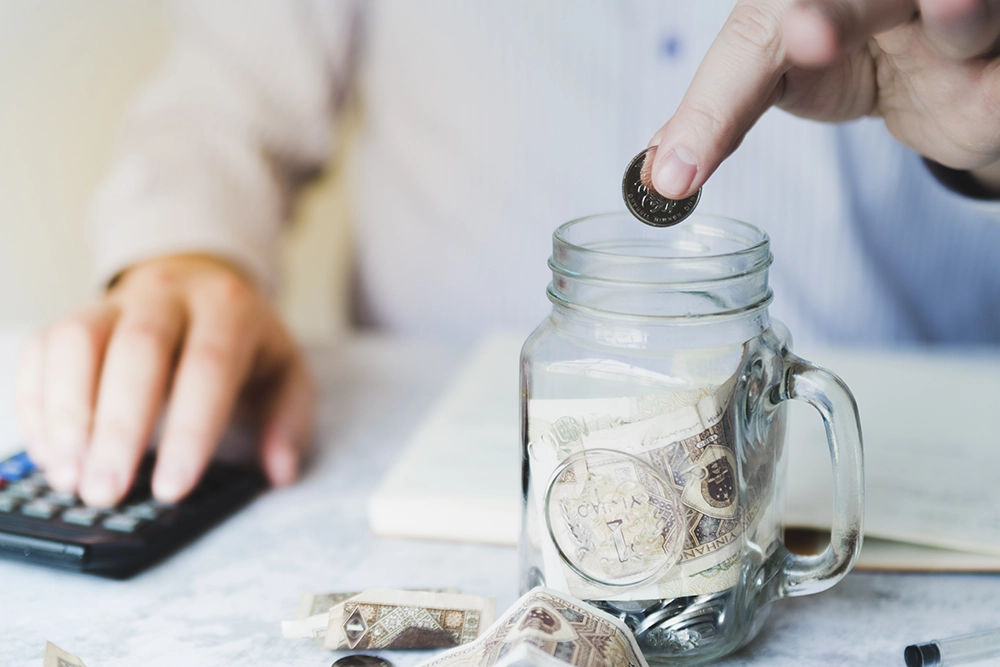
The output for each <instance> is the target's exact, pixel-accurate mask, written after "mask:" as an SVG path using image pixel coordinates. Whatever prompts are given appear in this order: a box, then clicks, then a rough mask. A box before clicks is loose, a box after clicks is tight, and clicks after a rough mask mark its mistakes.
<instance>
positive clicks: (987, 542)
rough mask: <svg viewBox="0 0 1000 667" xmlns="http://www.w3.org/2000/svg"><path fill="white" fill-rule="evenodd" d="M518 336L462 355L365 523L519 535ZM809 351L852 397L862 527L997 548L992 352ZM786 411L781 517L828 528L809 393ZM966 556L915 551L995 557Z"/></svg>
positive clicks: (998, 392)
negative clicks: (464, 361) (863, 496)
mask: <svg viewBox="0 0 1000 667" xmlns="http://www.w3.org/2000/svg"><path fill="white" fill-rule="evenodd" d="M522 342H523V339H522V338H521V337H516V336H504V335H498V336H494V337H492V338H490V339H489V340H487V341H486V342H485V343H484V344H483V345H482V346H480V347H479V348H478V350H477V351H476V352H474V353H473V354H472V355H470V361H469V362H468V365H467V366H466V367H465V368H464V369H463V370H462V371H461V372H460V373H459V376H458V377H457V378H456V380H455V382H454V384H453V385H452V387H451V388H450V390H449V391H448V392H447V395H446V396H445V397H444V398H443V399H442V401H441V403H440V404H439V405H438V408H437V409H435V410H434V411H433V413H432V414H431V415H429V416H428V419H427V421H426V422H425V423H424V424H423V426H422V427H421V428H420V429H419V431H418V432H417V433H416V434H415V436H414V438H413V440H412V441H411V442H410V444H409V446H408V447H407V448H406V450H405V452H404V454H403V455H402V456H401V458H400V459H399V461H397V463H396V465H395V467H394V468H393V470H392V471H391V472H390V474H389V475H388V476H387V477H386V478H385V480H383V483H382V484H381V485H380V487H379V489H378V491H377V492H376V493H375V494H374V496H373V497H372V499H371V503H370V512H369V516H370V520H371V526H372V529H373V531H374V532H376V533H377V534H383V535H400V536H411V537H427V538H437V539H452V540H460V541H475V542H488V543H499V544H516V542H517V536H518V524H519V520H520V488H519V483H520V451H519V447H520V444H519V441H520V434H519V424H518V406H517V390H516V387H517V372H518V356H519V352H520V347H521V343H522ZM811 356H813V357H814V358H815V361H817V363H820V364H822V365H824V366H826V367H828V368H830V369H831V370H833V371H835V372H837V373H838V374H839V375H840V376H841V377H842V378H843V379H844V380H845V382H846V383H847V384H848V385H849V386H850V387H851V389H852V391H853V392H854V393H855V396H856V398H857V400H858V404H859V406H860V412H861V420H862V429H863V432H864V440H865V449H866V473H867V500H868V502H867V513H866V520H865V526H866V535H867V536H868V537H869V538H872V537H879V538H885V539H888V540H896V541H900V542H912V543H916V544H922V545H926V546H931V547H933V546H938V547H945V548H950V549H962V550H966V551H970V552H977V553H981V554H995V555H998V556H1000V483H997V481H996V479H997V478H998V476H1000V435H998V433H1000V431H998V429H995V428H993V427H992V424H991V420H992V418H993V414H995V413H994V411H995V410H996V407H997V405H998V403H1000V353H992V354H990V353H968V352H966V353H962V354H959V353H957V352H951V353H932V354H930V353H925V352H896V351H891V352H872V351H857V350H820V351H816V352H815V353H814V354H813V355H811ZM789 412H790V415H789V416H790V420H789V421H790V424H789V431H788V436H787V437H788V449H789V459H790V460H789V467H788V476H787V493H786V499H787V510H786V524H788V525H792V526H804V527H812V528H819V529H823V530H828V529H829V526H830V523H829V521H830V517H831V516H832V512H833V510H832V502H831V498H832V491H831V478H832V475H831V472H830V458H829V454H828V452H827V446H826V435H825V433H824V430H823V425H822V421H821V420H820V418H819V415H818V414H817V413H816V412H815V411H814V410H813V409H812V408H811V407H809V406H807V405H805V404H800V403H792V404H790V405H789ZM470 443H473V444H472V445H470ZM873 544H874V543H873ZM901 548H902V547H896V546H893V547H892V548H888V547H886V548H882V549H881V550H880V553H881V554H883V556H879V557H878V558H876V559H875V561H873V562H878V563H887V562H889V561H891V560H892V559H888V557H887V556H884V554H894V555H893V558H898V557H900V549H901ZM929 553H930V552H929ZM873 558H874V557H873ZM887 559H888V560H887ZM966 560H967V561H968V562H967V563H966V564H965V565H964V566H963V565H961V563H959V564H958V565H954V566H952V565H944V564H945V563H954V562H955V561H954V559H953V558H951V557H950V555H949V553H945V554H937V553H935V554H934V555H933V556H927V557H926V558H924V561H927V562H931V563H938V564H941V565H942V566H943V567H945V568H946V569H958V570H961V569H965V568H966V567H968V568H969V569H979V567H978V565H982V566H983V569H993V568H992V567H988V568H987V567H986V565H988V564H989V563H987V561H985V560H984V561H975V562H976V563H977V564H978V565H974V564H973V562H972V560H969V559H966ZM899 562H900V566H901V567H903V569H906V567H905V562H903V561H899ZM922 562H923V561H922ZM989 562H990V563H992V561H989ZM880 567H881V566H880ZM886 567H888V566H886ZM928 568H931V566H930V565H928ZM916 569H920V567H917V568H916ZM931 569H932V568H931Z"/></svg>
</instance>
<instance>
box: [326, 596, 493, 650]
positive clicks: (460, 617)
mask: <svg viewBox="0 0 1000 667" xmlns="http://www.w3.org/2000/svg"><path fill="white" fill-rule="evenodd" d="M329 617H330V622H329V625H328V626H327V630H326V639H325V642H324V647H325V648H328V649H332V650H377V649H432V648H448V647H452V646H459V645H461V644H466V643H468V642H470V641H472V640H474V639H475V638H476V637H478V636H479V635H480V633H481V632H482V631H483V630H484V629H486V628H487V627H489V626H490V625H491V624H492V623H493V620H494V619H495V618H496V600H495V599H493V598H486V597H481V596H478V595H462V594H457V593H430V592H427V591H401V590H393V589H388V588H371V589H368V590H366V591H364V592H362V593H361V594H360V595H356V596H354V597H352V598H349V599H347V600H345V601H343V602H341V603H339V604H337V605H336V606H334V607H333V608H332V609H331V610H330V611H329Z"/></svg>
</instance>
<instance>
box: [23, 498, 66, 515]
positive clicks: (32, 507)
mask: <svg viewBox="0 0 1000 667" xmlns="http://www.w3.org/2000/svg"><path fill="white" fill-rule="evenodd" d="M56 507H57V506H56V505H53V504H52V503H50V502H49V501H47V500H41V499H39V500H32V501H31V502H30V503H25V504H24V505H22V506H21V514H24V515H25V516H33V517H36V518H39V519H51V518H52V515H53V514H55V513H56Z"/></svg>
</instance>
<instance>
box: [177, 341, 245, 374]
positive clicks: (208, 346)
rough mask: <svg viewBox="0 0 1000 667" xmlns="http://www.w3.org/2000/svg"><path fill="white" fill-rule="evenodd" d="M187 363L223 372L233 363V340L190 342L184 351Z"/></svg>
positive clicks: (234, 345)
mask: <svg viewBox="0 0 1000 667" xmlns="http://www.w3.org/2000/svg"><path fill="white" fill-rule="evenodd" d="M184 354H185V357H186V360H187V362H188V363H190V364H192V365H194V366H197V367H199V368H200V369H202V370H207V371H209V372H212V373H224V372H226V371H227V370H228V369H229V368H230V367H231V366H232V364H233V359H234V357H235V354H236V344H235V341H233V342H232V343H230V342H228V341H225V340H222V339H216V340H202V341H197V342H192V343H191V344H190V345H188V348H187V349H186V350H185V352H184Z"/></svg>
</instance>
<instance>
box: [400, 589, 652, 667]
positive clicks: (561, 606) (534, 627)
mask: <svg viewBox="0 0 1000 667" xmlns="http://www.w3.org/2000/svg"><path fill="white" fill-rule="evenodd" d="M528 665H530V666H532V667H566V665H574V666H575V667H648V665H647V663H646V660H645V658H643V656H642V652H641V651H640V650H639V646H638V645H637V644H636V642H635V637H634V636H633V635H632V633H631V632H629V630H628V628H627V627H626V626H625V624H624V623H622V622H621V621H620V620H618V619H617V618H615V617H613V616H611V615H609V614H606V613H604V612H602V611H600V610H598V609H595V608H594V607H592V606H590V605H588V604H586V603H585V602H581V601H580V600H576V599H574V598H572V597H571V596H569V595H567V594H565V593H560V592H557V591H553V590H550V589H547V588H534V589H532V590H530V591H528V593H527V594H526V595H524V597H522V598H521V599H520V600H518V601H517V602H515V603H514V606H512V607H511V608H510V609H508V610H507V611H506V612H505V613H504V615H503V616H501V617H500V620H498V621H497V622H496V623H495V624H493V626H492V627H490V628H488V629H487V630H486V631H485V632H484V633H483V635H482V636H481V637H480V638H479V639H477V640H476V641H474V642H472V643H471V644H468V645H466V646H459V647H457V648H454V649H452V650H450V651H445V652H444V653H442V654H440V655H437V656H435V657H433V658H431V659H430V660H427V661H425V662H423V663H421V665H420V667H527V666H528Z"/></svg>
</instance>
